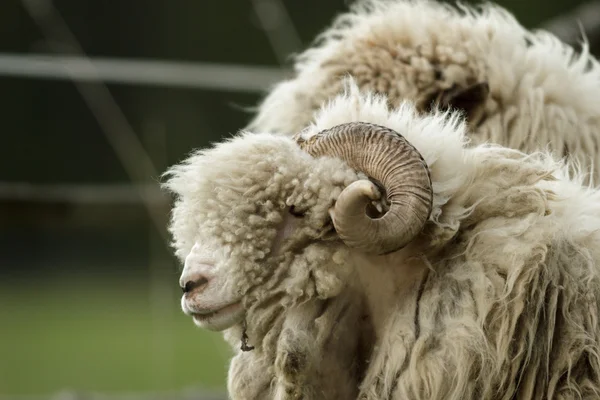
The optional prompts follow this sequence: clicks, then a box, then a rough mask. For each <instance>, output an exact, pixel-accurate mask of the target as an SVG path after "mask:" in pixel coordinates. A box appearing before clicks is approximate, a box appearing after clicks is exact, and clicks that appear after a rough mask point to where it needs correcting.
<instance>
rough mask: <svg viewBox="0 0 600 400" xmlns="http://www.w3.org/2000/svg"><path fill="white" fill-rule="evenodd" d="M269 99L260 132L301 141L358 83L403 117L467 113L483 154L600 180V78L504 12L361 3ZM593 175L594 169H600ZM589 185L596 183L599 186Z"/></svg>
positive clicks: (588, 60) (599, 71)
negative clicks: (528, 157)
mask: <svg viewBox="0 0 600 400" xmlns="http://www.w3.org/2000/svg"><path fill="white" fill-rule="evenodd" d="M294 67H295V75H294V76H293V77H292V78H291V79H289V80H286V81H284V82H281V83H279V84H278V85H276V86H275V87H274V88H273V89H272V90H271V92H270V93H269V94H268V95H267V96H266V98H265V99H264V101H263V102H262V104H261V105H260V107H259V108H258V112H257V115H256V117H255V118H254V120H253V121H252V122H251V123H250V124H249V126H248V129H249V130H251V131H254V132H273V133H280V134H288V135H293V134H295V133H296V132H298V131H300V130H301V129H304V127H305V126H307V125H308V124H309V123H311V122H312V121H313V120H314V113H315V112H316V111H317V110H319V109H320V107H321V105H322V104H324V103H326V102H327V101H329V100H331V99H332V98H333V97H335V96H336V95H337V94H339V93H340V92H341V90H342V86H343V78H344V77H346V76H352V77H353V78H354V79H355V80H356V82H357V83H358V85H359V87H361V89H364V90H368V91H371V92H376V93H380V94H383V95H385V96H386V97H387V99H388V106H389V107H390V108H392V109H393V108H395V107H397V106H398V105H399V104H401V103H402V102H403V101H405V100H409V101H411V102H413V103H414V104H415V105H416V106H417V109H418V110H419V111H420V112H422V113H427V112H429V111H430V110H431V109H432V108H435V107H439V108H449V107H451V108H455V109H459V110H462V112H463V115H464V116H465V117H466V118H467V120H468V123H469V137H470V139H471V142H472V143H474V144H481V143H486V142H491V143H495V144H499V145H502V146H505V147H510V148H513V149H518V150H521V151H524V152H527V153H530V152H533V151H537V150H547V149H548V150H551V151H552V152H553V153H554V154H555V155H556V156H558V157H562V156H571V157H573V159H574V160H577V161H578V162H579V163H580V164H581V166H582V167H583V169H584V170H585V171H586V172H593V173H594V175H595V174H597V172H598V171H600V162H598V159H600V108H599V107H597V106H596V104H597V103H598V96H599V93H600V66H599V65H598V62H597V61H596V59H594V58H593V57H591V56H590V55H589V53H588V50H587V47H584V49H583V51H582V52H581V53H580V54H579V55H578V54H577V53H576V52H575V51H574V50H573V49H572V48H571V47H570V46H567V45H565V44H563V43H562V42H560V41H559V40H558V39H557V38H556V37H554V36H553V35H551V34H549V33H546V32H543V31H539V32H530V31H527V30H526V29H524V28H523V27H522V26H521V25H520V24H519V23H518V22H517V21H516V20H515V19H514V18H513V16H512V15H510V14H509V13H508V12H507V11H505V10H503V9H501V8H500V7H498V6H495V5H491V4H488V5H483V6H480V8H479V9H474V8H471V7H467V6H462V7H460V8H457V7H452V6H449V5H447V4H444V3H441V2H436V1H429V0H360V1H355V2H354V5H353V6H352V8H351V11H350V12H348V13H344V14H342V15H341V16H339V17H338V18H337V19H336V20H335V22H334V23H333V24H332V26H331V27H330V28H328V29H327V30H325V31H324V32H323V33H322V34H321V35H320V36H319V38H318V39H317V41H316V42H315V43H314V44H313V46H312V47H311V48H309V49H308V50H306V51H305V52H303V53H302V54H300V55H299V56H298V57H296V60H295V66H294ZM592 166H593V168H592ZM588 178H591V179H588V181H594V179H593V177H592V176H589V177H588Z"/></svg>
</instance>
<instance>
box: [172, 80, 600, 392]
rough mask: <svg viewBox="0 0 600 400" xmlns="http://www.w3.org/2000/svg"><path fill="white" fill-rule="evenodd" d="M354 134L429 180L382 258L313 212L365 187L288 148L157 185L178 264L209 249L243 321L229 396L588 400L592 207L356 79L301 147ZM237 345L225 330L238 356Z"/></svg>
mask: <svg viewBox="0 0 600 400" xmlns="http://www.w3.org/2000/svg"><path fill="white" fill-rule="evenodd" d="M354 121H362V122H369V123H374V124H379V125H383V126H386V127H387V128H390V129H393V130H395V131H397V132H398V133H400V134H401V135H403V136H404V137H405V138H406V139H407V140H408V141H409V142H410V143H411V144H412V145H413V146H414V147H415V148H416V149H417V150H418V151H419V152H420V153H421V154H422V156H423V158H424V159H425V161H426V162H427V164H428V165H429V168H430V171H431V179H432V184H433V189H434V200H433V204H434V210H433V212H432V214H431V217H430V220H429V222H428V224H427V225H426V227H425V229H424V231H423V232H422V234H421V235H420V236H419V237H417V238H416V239H415V241H414V242H413V243H411V244H410V245H408V246H407V247H406V248H404V249H402V250H400V251H398V252H396V253H393V254H390V255H386V256H367V255H364V254H358V253H357V252H356V251H353V250H352V249H348V248H347V247H346V246H344V245H343V243H342V242H340V241H339V240H338V239H337V237H336V235H335V232H334V231H333V230H332V227H331V221H330V219H329V215H328V212H327V210H328V209H329V207H331V205H332V204H333V203H334V202H335V200H336V199H337V197H338V196H339V194H340V192H341V190H343V188H345V187H347V186H348V185H349V184H351V183H352V182H354V181H356V180H357V179H360V178H361V174H359V173H357V172H356V171H352V170H351V169H350V168H349V167H348V166H347V165H346V164H345V163H344V162H342V161H340V160H337V159H332V158H327V157H324V158H319V159H314V158H311V157H310V156H308V155H307V154H305V153H304V152H303V151H301V150H300V149H299V147H298V146H297V145H296V144H295V143H294V141H293V140H292V139H291V138H290V137H287V136H284V135H277V134H269V133H247V132H246V133H242V134H240V135H239V136H237V137H235V138H233V139H231V140H228V141H226V142H223V143H220V144H218V145H216V146H215V147H214V148H211V149H207V150H203V151H199V152H197V153H195V154H194V155H192V156H191V157H190V158H189V159H188V160H187V161H186V162H184V163H182V164H181V165H179V166H176V167H174V168H172V169H171V170H170V172H169V173H168V175H169V181H168V182H167V184H166V186H167V187H168V188H169V189H170V190H171V191H173V192H174V193H175V194H176V195H177V200H176V203H175V207H174V210H173V216H172V223H171V228H170V229H171V232H172V233H173V237H174V246H175V249H176V253H177V254H178V256H179V257H180V258H181V259H183V258H184V257H185V256H186V254H187V253H188V252H189V251H190V249H191V247H192V246H193V245H194V243H196V242H202V243H203V244H205V245H206V246H208V247H212V248H213V254H212V255H213V257H214V259H215V262H216V265H217V268H218V269H219V270H220V271H221V272H223V273H226V274H227V275H228V277H229V280H228V283H227V284H228V285H229V290H230V291H231V292H232V293H236V294H237V295H238V296H240V297H241V298H242V300H243V305H244V308H245V309H246V312H247V315H246V324H247V326H246V330H247V334H248V338H249V341H250V344H251V345H252V346H255V349H254V350H253V351H250V352H241V351H238V353H237V354H236V356H235V357H234V359H233V360H232V363H231V367H230V374H229V379H228V387H229V390H230V395H231V397H232V398H233V399H258V398H260V399H269V398H274V399H275V398H276V399H288V398H289V399H291V398H305V399H323V398H340V399H351V398H352V399H354V398H361V399H372V400H375V399H381V398H389V399H405V398H414V399H490V400H492V399H494V400H495V399H504V398H519V399H540V400H541V399H545V398H565V399H566V398H578V396H580V397H581V398H597V397H598V395H599V394H600V357H599V356H598V355H599V354H600V347H599V343H600V325H599V323H598V318H597V315H598V314H599V313H600V297H599V296H598V293H600V267H599V265H600V261H599V260H600V192H599V191H598V190H595V189H591V188H586V187H583V186H581V185H580V182H582V181H583V180H584V177H583V175H582V174H579V173H577V172H573V171H572V168H570V167H569V166H568V165H564V164H563V163H560V162H557V161H555V160H554V159H553V158H552V157H550V156H549V155H547V154H544V153H535V154H530V155H527V154H524V153H521V152H519V151H517V150H512V149H507V148H503V147H497V146H488V145H479V146H474V147H470V146H468V143H467V141H466V139H465V137H466V136H465V135H466V129H467V128H466V125H465V124H464V123H463V122H462V120H461V118H460V116H459V115H457V114H451V113H446V114H442V113H436V112H434V113H432V114H428V115H422V114H420V113H419V112H418V111H417V109H416V107H415V106H413V105H412V104H411V103H409V102H403V103H401V104H400V105H399V107H398V108H397V109H390V108H389V106H388V104H387V102H386V98H385V97H384V96H379V95H369V94H365V93H361V90H360V89H359V87H358V86H357V85H356V83H354V82H353V81H352V80H349V81H347V83H346V88H345V92H344V93H343V94H342V95H339V96H337V97H336V98H334V99H333V100H332V101H331V102H329V103H327V104H326V105H324V106H323V107H322V109H321V110H320V111H319V112H318V113H317V114H316V117H315V120H314V122H313V123H311V124H309V125H308V126H305V127H303V128H304V129H303V130H302V131H301V132H300V134H301V135H302V136H304V137H310V136H311V135H314V134H317V133H318V132H320V131H322V130H324V129H327V128H331V127H333V126H335V125H338V124H342V123H348V122H354ZM292 206H293V207H294V210H293V211H294V214H296V215H299V214H303V216H294V215H291V214H290V211H291V210H290V207H292ZM365 327H367V330H368V329H372V331H373V335H372V336H371V335H369V334H368V333H365ZM334 328H335V329H334ZM242 330H243V328H242V326H234V327H232V328H231V329H229V330H228V331H227V332H226V338H227V340H228V341H229V342H230V343H231V344H232V346H235V348H238V347H239V343H240V342H239V341H240V338H241V336H242ZM342 339H343V340H342ZM361 349H363V350H361ZM364 349H368V350H364ZM369 354H370V356H369ZM327 360H329V361H327ZM325 371H326V372H325Z"/></svg>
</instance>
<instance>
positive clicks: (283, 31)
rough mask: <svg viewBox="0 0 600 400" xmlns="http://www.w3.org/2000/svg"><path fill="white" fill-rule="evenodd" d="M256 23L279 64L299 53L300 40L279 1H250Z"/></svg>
mask: <svg viewBox="0 0 600 400" xmlns="http://www.w3.org/2000/svg"><path fill="white" fill-rule="evenodd" d="M251 2H252V7H253V8H254V12H255V14H256V16H257V18H258V22H259V24H260V26H261V28H262V29H263V31H264V32H265V34H266V35H267V39H268V40H269V44H270V45H271V48H272V49H273V53H274V54H275V56H276V57H277V61H278V62H279V64H281V65H284V64H285V63H286V62H287V61H288V59H289V57H290V56H291V55H292V54H294V53H296V52H298V51H300V49H301V48H302V40H301V39H300V34H299V33H298V30H297V29H296V27H295V26H294V22H293V21H292V17H291V16H290V14H289V12H288V10H287V8H286V6H285V4H283V2H282V1H281V0H251Z"/></svg>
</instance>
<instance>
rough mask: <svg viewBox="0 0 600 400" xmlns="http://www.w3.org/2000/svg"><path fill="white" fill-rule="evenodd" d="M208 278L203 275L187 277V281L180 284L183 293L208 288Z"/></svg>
mask: <svg viewBox="0 0 600 400" xmlns="http://www.w3.org/2000/svg"><path fill="white" fill-rule="evenodd" d="M207 283H208V278H207V277H206V276H204V275H202V274H194V275H192V276H188V277H186V279H185V280H184V281H182V282H180V286H181V289H182V290H183V293H189V292H191V291H193V290H195V289H197V288H201V287H204V286H206V284H207Z"/></svg>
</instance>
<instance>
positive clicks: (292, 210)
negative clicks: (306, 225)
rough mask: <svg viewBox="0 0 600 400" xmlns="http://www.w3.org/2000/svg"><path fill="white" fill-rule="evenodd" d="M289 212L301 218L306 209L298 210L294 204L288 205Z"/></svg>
mask: <svg viewBox="0 0 600 400" xmlns="http://www.w3.org/2000/svg"><path fill="white" fill-rule="evenodd" d="M290 214H292V215H293V216H294V217H296V218H302V217H304V215H306V211H302V210H298V209H297V208H296V206H291V207H290Z"/></svg>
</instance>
